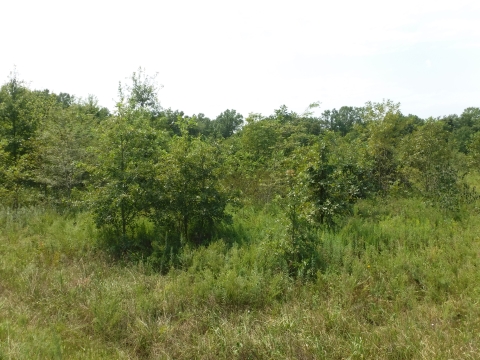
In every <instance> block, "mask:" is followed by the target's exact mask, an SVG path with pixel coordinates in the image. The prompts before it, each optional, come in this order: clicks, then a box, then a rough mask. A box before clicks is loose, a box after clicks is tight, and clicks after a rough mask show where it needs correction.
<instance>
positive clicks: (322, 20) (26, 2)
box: [0, 0, 480, 118]
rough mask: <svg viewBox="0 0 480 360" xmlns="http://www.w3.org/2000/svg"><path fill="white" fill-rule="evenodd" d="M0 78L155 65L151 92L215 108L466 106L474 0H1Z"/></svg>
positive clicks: (109, 76)
mask: <svg viewBox="0 0 480 360" xmlns="http://www.w3.org/2000/svg"><path fill="white" fill-rule="evenodd" d="M0 8H1V11H0V33H1V34H2V36H1V42H0V82H1V83H2V84H3V83H5V82H6V81H8V76H9V73H10V72H11V71H12V70H13V69H14V67H16V70H17V72H18V73H19V75H20V78H21V79H23V80H25V81H26V82H27V84H29V87H30V88H32V89H41V90H43V89H49V90H50V91H53V92H55V93H60V92H67V93H70V94H73V95H76V96H77V97H83V98H86V97H87V96H88V95H89V94H93V95H95V96H97V98H98V99H99V102H100V104H101V105H102V106H106V107H108V108H110V109H113V107H114V104H115V101H116V99H118V97H117V89H118V84H119V82H123V83H125V82H127V81H128V77H129V76H131V75H132V73H133V72H134V71H137V70H138V69H139V67H142V68H144V69H145V72H146V73H147V74H151V75H154V74H157V75H156V79H157V81H158V83H159V84H160V85H162V86H163V88H162V89H161V90H160V91H159V94H158V97H159V100H160V103H161V105H162V106H163V107H165V108H172V109H174V110H176V109H178V110H182V111H184V112H185V113H186V114H187V115H192V114H194V113H195V114H198V113H204V114H205V115H206V116H208V117H210V118H215V117H216V116H217V115H218V114H220V113H221V112H222V111H224V110H226V109H235V110H237V112H239V113H241V114H243V115H244V116H247V115H248V114H249V113H261V114H263V115H270V114H272V113H273V110H274V109H278V108H279V107H280V106H281V105H286V106H287V107H288V108H289V109H290V110H292V111H295V112H298V113H302V112H303V111H304V110H305V109H306V108H307V107H308V105H309V104H311V103H313V102H316V101H319V102H320V103H321V106H320V109H319V112H322V111H323V110H327V109H332V108H339V107H341V106H345V105H346V106H362V105H364V104H365V102H367V101H373V102H380V101H382V100H383V99H391V100H393V101H394V102H399V103H401V110H402V112H403V113H404V114H415V115H418V116H420V117H422V118H427V117H430V116H433V117H438V116H443V115H449V114H460V113H461V112H462V111H463V110H464V109H465V108H467V107H472V106H474V107H480V1H478V0H455V1H451V0H449V1H444V0H434V1H433V0H402V1H385V0H382V1H375V0H362V1H358V0H357V1H346V0H336V1H323V0H317V1H313V0H311V1H306V0H295V1H282V0H276V1H262V0H256V1H250V0H242V1H229V0H222V1H216V0H202V1H199V0H175V1H173V0H171V1H164V0H157V1H146V0H136V1H123V0H118V1H115V2H112V1H104V0H95V1H92V0H82V1H77V0H68V1H67V0H62V1H53V0H42V1H38V0H15V1H7V0H2V4H1V6H0Z"/></svg>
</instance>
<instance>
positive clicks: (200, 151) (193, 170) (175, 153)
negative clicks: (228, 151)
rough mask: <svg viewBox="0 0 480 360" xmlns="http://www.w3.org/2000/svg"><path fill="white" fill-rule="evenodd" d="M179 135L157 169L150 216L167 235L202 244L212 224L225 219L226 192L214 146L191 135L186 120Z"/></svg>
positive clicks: (226, 219) (209, 234)
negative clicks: (222, 186) (165, 229)
mask: <svg viewBox="0 0 480 360" xmlns="http://www.w3.org/2000/svg"><path fill="white" fill-rule="evenodd" d="M181 126H182V136H174V137H173V138H172V139H171V141H170V144H169V151H168V152H166V153H165V154H164V155H163V157H162V159H161V164H162V166H161V167H160V168H159V169H158V171H159V173H158V177H157V179H158V181H159V183H160V184H161V185H160V186H158V187H157V190H156V191H154V192H155V193H156V199H157V200H155V201H156V203H155V204H154V208H155V211H154V215H153V219H154V221H155V222H156V223H158V224H159V225H160V226H164V227H166V228H167V229H168V231H169V233H171V234H172V235H170V236H176V235H177V236H178V235H180V236H182V238H183V240H184V241H185V242H193V243H195V244H202V243H204V242H205V241H206V240H207V239H209V238H211V237H212V236H213V234H214V230H215V226H216V224H219V223H220V222H222V221H228V216H227V215H226V213H225V206H226V202H227V197H226V194H225V193H224V192H223V190H222V189H221V188H220V186H219V183H218V180H217V179H218V176H219V170H220V168H219V166H220V162H219V154H218V149H217V148H216V147H215V146H214V145H210V144H208V143H206V142H204V141H202V140H201V139H200V138H198V137H193V136H191V135H190V134H189V131H188V122H183V123H182V124H181Z"/></svg>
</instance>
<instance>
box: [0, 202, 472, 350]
mask: <svg viewBox="0 0 480 360" xmlns="http://www.w3.org/2000/svg"><path fill="white" fill-rule="evenodd" d="M233 216H234V223H233V224H234V225H233V227H232V228H228V229H224V231H223V232H221V233H219V236H218V238H217V240H215V241H214V242H212V243H211V244H210V245H209V246H205V247H200V248H189V247H185V248H184V249H183V250H182V252H180V253H179V254H178V256H177V258H176V260H175V261H176V263H175V267H174V268H171V269H170V270H169V271H168V272H166V274H165V275H162V274H160V273H158V272H155V271H153V268H152V266H151V264H150V263H149V262H148V261H147V260H145V261H141V259H140V260H138V259H137V261H136V262H118V261H114V259H112V258H111V257H110V256H109V255H108V253H106V252H104V250H102V248H101V247H99V246H98V244H99V243H98V241H97V239H98V237H99V235H98V234H97V231H96V229H95V227H94V226H93V224H92V222H91V220H90V217H89V216H88V214H78V215H76V216H75V217H70V218H65V217H62V216H59V215H58V214H56V213H55V212H53V211H44V210H41V209H36V208H32V209H22V210H19V211H18V212H17V213H11V212H9V211H8V210H5V209H3V210H1V211H0V359H62V358H68V359H77V358H78V359H80V358H81V359H109V358H111V359H149V358H151V359H182V358H198V359H232V358H236V359H272V358H275V359H276V358H283V359H362V358H364V359H366V358H373V359H432V358H445V359H446V358H455V359H476V358H479V357H480V345H479V344H480V335H479V334H480V322H479V320H478V319H480V307H478V299H479V296H480V272H479V271H478V269H479V267H480V235H479V234H480V221H479V220H480V219H479V216H478V214H476V213H475V212H472V213H470V214H468V216H467V215H465V216H462V218H461V220H458V219H457V220H455V219H454V218H452V217H450V216H447V215H446V214H445V213H444V212H442V211H440V210H437V209H435V208H433V207H430V206H427V205H425V204H423V203H422V202H421V201H418V200H412V199H410V200H395V199H391V200H389V201H388V202H386V203H382V204H380V203H376V202H375V201H368V202H361V203H359V204H358V205H357V208H356V210H355V214H354V215H353V216H352V217H351V218H349V219H347V220H346V221H345V223H344V224H343V226H342V227H341V228H340V229H337V230H336V231H335V232H333V231H318V233H316V234H315V237H316V239H317V240H316V243H315V244H316V245H315V249H314V251H315V252H316V253H317V254H318V256H319V259H320V260H321V264H320V265H319V266H318V269H317V270H318V271H317V273H316V277H314V278H311V279H310V280H308V281H306V280H302V279H301V278H296V277H292V276H291V273H290V272H289V263H288V261H289V258H288V256H287V255H288V254H287V252H286V249H287V247H286V244H285V242H286V241H287V240H286V239H288V236H287V235H288V234H287V225H288V224H287V221H286V219H285V218H284V217H283V216H282V214H281V212H280V211H279V210H278V209H276V208H275V207H270V208H269V209H264V210H258V209H254V208H248V207H246V208H243V209H239V210H238V211H237V212H235V213H234V214H233Z"/></svg>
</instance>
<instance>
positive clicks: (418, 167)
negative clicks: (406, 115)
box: [400, 119, 463, 210]
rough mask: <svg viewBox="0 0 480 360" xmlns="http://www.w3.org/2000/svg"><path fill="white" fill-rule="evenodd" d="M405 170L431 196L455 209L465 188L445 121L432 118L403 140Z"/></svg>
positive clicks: (416, 185)
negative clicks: (443, 122)
mask: <svg viewBox="0 0 480 360" xmlns="http://www.w3.org/2000/svg"><path fill="white" fill-rule="evenodd" d="M400 150H401V154H400V161H401V163H402V169H401V171H402V173H403V174H404V175H405V177H406V178H407V179H408V180H409V181H410V182H411V183H412V184H413V186H414V188H415V189H416V190H417V191H419V193H420V194H421V195H422V196H423V197H424V198H425V199H427V200H429V201H431V202H432V203H436V204H439V205H440V206H442V207H444V208H446V209H450V210H455V209H456V208H457V207H458V205H459V201H460V200H461V199H460V195H461V192H462V191H463V190H462V189H463V184H462V177H461V176H460V175H459V172H458V168H457V166H456V165H455V162H456V159H457V156H456V151H455V148H454V144H453V143H451V142H449V134H448V132H447V131H446V130H445V128H444V125H443V124H442V123H441V122H437V121H434V120H433V119H429V120H428V121H427V122H426V123H425V124H424V125H423V126H421V127H419V128H418V129H417V130H416V131H414V132H413V133H412V134H411V135H410V136H408V137H405V139H404V140H403V141H402V144H401V148H400Z"/></svg>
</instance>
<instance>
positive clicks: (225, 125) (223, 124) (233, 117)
mask: <svg viewBox="0 0 480 360" xmlns="http://www.w3.org/2000/svg"><path fill="white" fill-rule="evenodd" d="M242 124H243V116H242V115H241V114H238V113H237V112H236V111H235V110H228V109H227V110H225V111H224V112H222V113H221V114H220V115H218V116H217V118H216V119H215V121H214V122H213V127H214V129H215V131H216V132H217V133H218V134H219V135H220V136H222V137H223V138H228V137H230V136H232V135H233V134H234V133H235V132H236V131H237V130H238V129H239V128H240V126H241V125H242Z"/></svg>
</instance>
